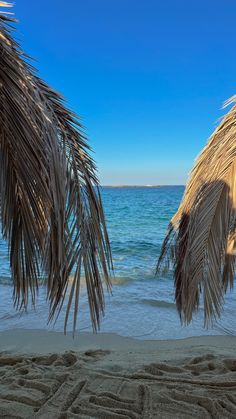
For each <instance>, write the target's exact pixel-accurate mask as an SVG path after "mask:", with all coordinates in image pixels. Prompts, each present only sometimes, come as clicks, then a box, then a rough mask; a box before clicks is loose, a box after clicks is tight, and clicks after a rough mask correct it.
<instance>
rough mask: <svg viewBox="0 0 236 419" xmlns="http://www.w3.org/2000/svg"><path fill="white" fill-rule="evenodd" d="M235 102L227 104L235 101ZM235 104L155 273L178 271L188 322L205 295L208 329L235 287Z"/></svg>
mask: <svg viewBox="0 0 236 419" xmlns="http://www.w3.org/2000/svg"><path fill="white" fill-rule="evenodd" d="M234 101H235V98H231V99H230V100H229V101H228V102H227V105H228V104H230V103H233V102H234ZM235 240H236V106H233V107H232V109H231V110H230V111H229V112H228V114H227V115H226V116H225V117H224V119H223V120H222V122H221V123H220V125H219V126H218V128H217V129H216V130H215V132H214V133H213V134H212V136H211V138H210V140H209V142H208V143H207V145H206V146H205V148H204V149H203V151H202V152H201V154H200V155H199V157H198V158H197V160H196V163H195V166H194V168H193V170H192V173H191V176H190V179H189V182H188V184H187V187H186V190H185V194H184V197H183V200H182V203H181V204H180V207H179V209H178V211H177V213H176V214H175V215H174V217H173V218H172V220H171V222H170V225H169V231H168V233H167V237H166V239H165V241H164V243H163V246H162V250H161V255H160V258H159V261H158V266H157V270H158V271H159V270H160V269H162V268H163V267H165V266H166V267H167V268H168V267H169V265H170V263H171V264H172V266H173V268H174V276H175V298H176V304H177V309H178V311H179V313H180V316H181V318H182V320H183V321H184V322H186V323H189V322H190V321H191V320H192V314H193V312H194V311H195V310H197V309H198V307H199V303H200V295H201V293H202V294H203V304H204V313H205V325H207V324H208V323H209V321H210V320H211V319H212V318H214V317H216V318H217V317H219V316H220V314H221V310H222V306H223V302H224V292H225V291H226V290H227V288H228V286H230V287H231V288H232V286H233V278H234V267H235V247H236V242H235Z"/></svg>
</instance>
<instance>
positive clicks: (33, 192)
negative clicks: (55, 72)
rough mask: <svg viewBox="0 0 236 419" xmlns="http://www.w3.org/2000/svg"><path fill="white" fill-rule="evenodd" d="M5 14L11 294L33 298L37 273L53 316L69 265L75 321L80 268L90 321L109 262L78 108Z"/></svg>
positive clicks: (3, 116) (2, 71)
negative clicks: (39, 66) (52, 82)
mask: <svg viewBox="0 0 236 419" xmlns="http://www.w3.org/2000/svg"><path fill="white" fill-rule="evenodd" d="M0 6H9V4H7V3H5V2H1V3H0ZM12 22H14V19H12V18H9V17H8V16H7V17H6V16H5V15H3V14H0V57H1V62H0V208H1V222H2V231H3V236H4V238H5V239H7V240H8V243H9V253H10V266H11V271H12V277H13V281H14V302H15V305H16V306H17V307H19V308H22V307H23V308H26V307H27V304H28V299H29V293H30V294H31V298H32V302H33V304H34V303H35V297H36V290H37V288H38V284H39V279H40V277H42V276H43V277H45V281H46V285H47V292H48V300H49V303H50V314H49V318H50V319H52V318H53V317H54V316H55V315H56V314H58V313H59V312H60V310H61V307H62V303H63V301H64V299H65V295H66V292H68V284H69V278H70V276H71V273H72V272H74V276H73V282H72V285H71V288H70V291H69V302H68V308H67V315H66V319H65V328H66V324H67V319H68V314H69V310H70V308H71V305H72V302H73V300H74V329H75V327H76V318H77V312H78V302H79V289H80V282H81V275H82V274H83V275H84V276H85V279H86V286H87V293H88V301H89V306H90V313H91V320H92V324H93V327H94V329H96V328H97V327H98V326H99V322H100V314H101V313H103V310H104V295H103V285H102V282H103V278H104V280H105V283H106V285H107V287H108V289H109V290H110V287H111V285H110V279H109V274H110V269H111V268H112V260H111V251H110V245H109V239H108V235H107V230H106V225H105V218H104V213H103V208H102V203H101V198H100V194H99V189H98V180H97V177H96V167H95V164H94V162H93V159H92V158H91V156H90V154H89V146H88V144H87V140H86V138H85V136H84V134H83V132H82V128H81V125H80V123H79V121H78V118H77V116H76V115H75V114H74V113H72V112H71V111H69V110H68V109H67V108H66V107H65V105H64V101H63V99H62V97H61V96H60V95H59V94H58V93H56V92H55V91H54V90H52V89H51V88H50V87H49V86H48V85H47V84H46V83H44V82H43V81H42V80H41V79H40V78H38V77H37V75H36V71H35V69H34V68H33V67H32V66H31V65H30V64H29V62H28V60H27V59H26V58H25V55H24V54H23V52H22V50H21V48H20V46H19V45H18V43H17V42H16V41H15V40H14V39H13V37H12V29H13V28H12Z"/></svg>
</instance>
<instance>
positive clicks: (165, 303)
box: [139, 298, 176, 309]
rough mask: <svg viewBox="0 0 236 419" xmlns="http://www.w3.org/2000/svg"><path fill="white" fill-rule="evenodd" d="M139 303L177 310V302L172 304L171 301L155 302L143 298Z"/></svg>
mask: <svg viewBox="0 0 236 419" xmlns="http://www.w3.org/2000/svg"><path fill="white" fill-rule="evenodd" d="M139 301H140V303H142V304H147V305H150V306H153V307H161V308H171V309H176V304H175V302H170V301H165V300H154V299H147V298H142V299H140V300H139Z"/></svg>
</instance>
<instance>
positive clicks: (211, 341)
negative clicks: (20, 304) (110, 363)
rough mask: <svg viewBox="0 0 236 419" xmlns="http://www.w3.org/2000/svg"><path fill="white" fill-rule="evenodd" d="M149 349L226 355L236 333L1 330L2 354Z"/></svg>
mask: <svg viewBox="0 0 236 419" xmlns="http://www.w3.org/2000/svg"><path fill="white" fill-rule="evenodd" d="M147 348H149V351H151V352H156V351H157V353H158V358H160V359H162V354H164V355H163V356H164V358H166V356H167V354H168V353H169V355H170V358H169V359H170V360H171V359H172V355H173V354H172V352H174V356H175V357H177V358H178V356H179V355H181V354H182V355H184V353H185V352H184V351H188V350H189V355H190V354H193V355H194V354H195V352H196V353H197V352H199V351H200V352H202V351H204V350H206V349H207V348H209V349H211V350H213V351H214V350H215V351H216V352H217V353H218V354H220V355H224V354H225V351H228V353H229V354H231V355H233V354H235V355H236V336H231V335H228V336H227V335H207V336H203V335H202V336H192V337H187V338H180V339H166V340H164V339H160V340H158V339H155V340H154V339H153V340H152V339H151V340H141V339H137V338H133V337H126V336H120V335H118V334H116V333H107V332H98V333H92V332H80V333H79V334H76V335H75V338H73V336H72V332H68V333H67V334H66V335H65V334H64V333H63V332H58V331H48V330H40V329H22V328H17V329H8V330H4V331H1V332H0V353H2V352H9V353H11V352H12V353H19V354H35V353H39V354H48V353H51V352H55V351H56V352H58V353H62V352H64V351H69V350H72V351H78V352H81V351H86V350H89V349H92V350H97V349H102V350H106V349H108V350H111V351H114V352H116V351H118V350H119V351H122V352H126V351H128V350H130V349H132V351H133V352H135V351H137V352H138V353H145V352H146V351H147ZM178 351H180V352H178Z"/></svg>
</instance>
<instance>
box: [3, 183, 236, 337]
mask: <svg viewBox="0 0 236 419" xmlns="http://www.w3.org/2000/svg"><path fill="white" fill-rule="evenodd" d="M183 191H184V187H182V186H168V187H160V188H148V187H147V188H102V197H103V202H104V209H105V214H106V220H107V226H108V231H109V236H110V241H111V247H112V252H113V259H114V266H115V281H114V285H113V295H112V296H109V295H106V315H105V318H104V320H103V322H102V325H101V331H102V332H114V333H118V334H120V335H123V336H133V337H137V338H140V339H177V338H183V337H188V336H196V335H209V334H217V335H219V334H223V335H224V334H236V326H235V307H236V304H235V303H236V292H233V293H228V294H227V295H226V303H225V307H224V312H223V313H222V319H221V320H220V321H218V322H216V323H215V324H214V326H213V327H212V328H210V329H208V330H205V329H204V328H203V312H202V308H200V311H199V313H198V314H197V315H196V316H195V317H194V320H193V322H192V323H191V325H190V326H188V327H184V326H183V327H182V326H181V324H180V321H179V317H178V314H177V313H176V309H175V304H174V289H173V278H172V277H171V274H170V273H169V274H165V276H162V277H159V278H157V277H155V275H154V272H155V265H156V261H157V257H158V255H159V252H160V248H161V244H162V241H163V238H164V236H165V232H166V228H167V225H168V222H169V220H170V218H171V217H172V215H173V214H174V212H175V211H176V210H177V208H178V205H179V203H180V200H181V197H182V194H183ZM0 262H1V263H0V330H4V329H11V328H21V327H22V328H38V329H50V330H51V329H53V328H54V330H57V331H62V330H63V319H64V313H65V309H63V310H62V313H61V315H60V316H59V318H58V320H57V322H56V324H55V325H52V324H50V325H47V315H48V308H47V305H46V303H45V289H44V288H41V289H40V292H39V296H38V304H37V308H36V311H35V310H33V309H32V308H30V307H29V310H28V313H23V314H22V313H18V312H16V311H15V310H14V308H13V307H12V286H11V282H10V274H9V268H8V257H7V247H6V243H5V242H3V241H0ZM71 324H72V322H71V321H70V322H69V326H68V330H71ZM78 329H79V330H86V331H88V330H91V326H90V320H89V313H88V305H87V298H86V293H85V289H83V290H82V295H81V306H80V312H79V318H78Z"/></svg>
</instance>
